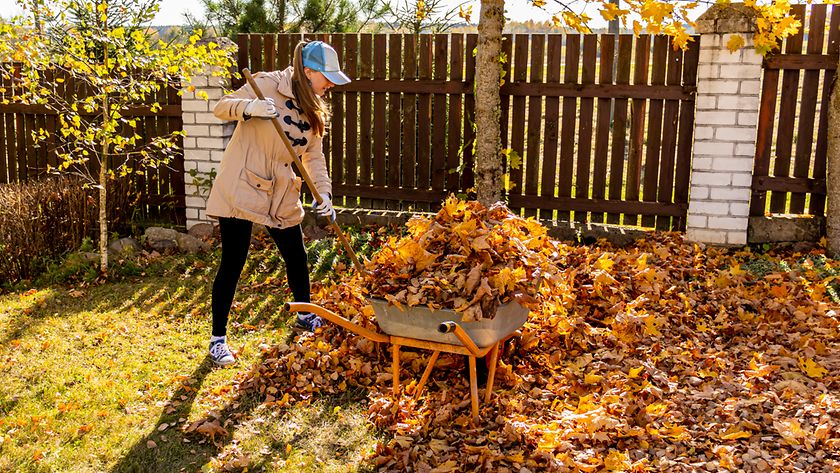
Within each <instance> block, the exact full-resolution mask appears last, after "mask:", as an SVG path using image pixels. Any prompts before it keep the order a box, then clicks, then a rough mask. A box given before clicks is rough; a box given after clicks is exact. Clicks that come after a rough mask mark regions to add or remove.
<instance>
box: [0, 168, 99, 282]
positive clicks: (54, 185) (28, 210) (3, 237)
mask: <svg viewBox="0 0 840 473" xmlns="http://www.w3.org/2000/svg"><path fill="white" fill-rule="evenodd" d="M95 195H96V194H95V189H84V188H83V187H82V183H81V182H80V181H78V180H77V179H73V178H68V177H53V178H48V179H44V180H39V181H33V182H28V183H21V184H0V254H2V255H3V257H2V258H0V281H2V282H4V283H9V282H13V281H18V280H21V279H28V278H31V277H33V276H35V275H37V274H38V272H39V271H41V270H42V269H43V268H44V267H45V265H46V263H47V262H48V261H50V260H51V259H55V258H58V257H60V256H62V255H64V254H65V253H67V252H69V251H72V250H74V249H76V248H77V247H78V246H79V245H80V244H81V242H82V239H83V238H84V237H86V236H91V235H92V234H93V231H94V229H95V228H96V217H97V205H96V199H95ZM0 285H2V283H0Z"/></svg>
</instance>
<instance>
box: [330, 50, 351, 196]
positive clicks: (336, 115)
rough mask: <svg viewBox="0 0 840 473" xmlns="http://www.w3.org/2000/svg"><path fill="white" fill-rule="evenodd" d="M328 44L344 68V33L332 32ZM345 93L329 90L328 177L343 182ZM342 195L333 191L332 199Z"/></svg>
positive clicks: (345, 64) (345, 63)
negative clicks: (330, 157)
mask: <svg viewBox="0 0 840 473" xmlns="http://www.w3.org/2000/svg"><path fill="white" fill-rule="evenodd" d="M329 44H330V46H332V47H333V49H335V51H336V54H337V55H338V63H339V64H341V65H342V66H344V69H346V67H347V62H346V61H345V60H344V58H345V53H344V35H342V34H334V35H332V37H331V38H330V43H329ZM346 95H347V94H345V93H336V92H330V99H331V102H332V118H331V121H332V127H331V129H330V136H329V138H330V150H331V154H332V160H331V161H332V165H331V166H330V178H331V179H332V180H333V182H345V181H344V172H345V164H344V145H345V139H344V133H345V131H346V132H347V133H350V131H349V130H346V128H345V123H344V121H345V119H344V99H345V96H346ZM343 197H344V196H342V195H337V194H335V193H333V199H335V200H336V202H339V203H343V201H344V199H343Z"/></svg>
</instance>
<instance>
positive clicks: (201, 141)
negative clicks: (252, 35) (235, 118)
mask: <svg viewBox="0 0 840 473" xmlns="http://www.w3.org/2000/svg"><path fill="white" fill-rule="evenodd" d="M220 40H221V41H223V42H225V44H227V43H230V40H227V38H215V39H214V41H217V42H218V41H220ZM226 47H230V46H229V44H228V45H227V46H226ZM232 47H234V48H235V46H232ZM188 85H192V86H194V87H195V90H194V91H192V92H190V91H189V90H187V89H184V91H183V96H182V97H181V114H182V118H183V122H184V125H183V127H184V128H183V129H184V132H186V136H185V137H184V188H185V190H186V206H187V209H186V214H187V229H189V228H190V227H192V226H194V225H196V224H198V223H212V221H211V220H210V219H209V218H208V217H207V214H206V213H205V209H206V208H207V197H208V196H209V194H210V185H211V183H212V179H211V178H212V176H213V175H214V173H216V172H218V170H219V165H220V163H221V161H222V154H223V153H224V150H225V146H227V144H228V141H229V140H230V137H231V135H232V134H233V130H234V128H235V127H236V122H224V121H222V120H219V119H218V118H216V117H215V116H214V115H213V107H215V105H216V103H217V102H218V100H219V99H220V98H222V95H223V94H224V90H225V89H226V88H228V89H229V88H230V77H229V76H225V77H218V76H217V77H214V76H212V70H208V71H206V73H205V74H202V75H196V76H194V77H192V80H191V81H190V83H189V84H188ZM202 93H206V94H207V97H208V99H209V100H205V99H204V98H202V97H201V94H202Z"/></svg>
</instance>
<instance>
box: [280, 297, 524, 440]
mask: <svg viewBox="0 0 840 473" xmlns="http://www.w3.org/2000/svg"><path fill="white" fill-rule="evenodd" d="M368 302H370V304H371V306H372V307H373V311H374V314H375V315H376V321H377V324H378V325H379V327H380V328H381V329H382V331H383V332H385V333H378V332H374V331H371V330H368V329H366V328H364V327H362V326H360V325H358V324H355V323H353V322H351V321H349V320H347V319H345V318H344V317H342V316H341V315H339V314H336V313H335V312H332V311H330V310H328V309H325V308H324V307H321V306H319V305H317V304H310V303H305V302H288V303H286V304H285V309H286V310H288V311H290V312H312V313H314V314H316V315H318V316H319V317H322V318H324V319H326V320H329V321H330V322H332V323H334V324H336V325H338V326H340V327H343V328H345V329H347V330H349V331H351V332H353V333H355V334H357V335H361V336H363V337H365V338H367V339H369V340H371V341H374V342H378V343H390V344H391V354H392V356H393V362H392V370H393V383H394V387H393V393H394V395H397V394H399V392H400V348H401V347H404V346H405V347H413V348H421V349H425V350H431V351H432V356H431V357H430V358H429V362H428V364H427V365H426V369H425V370H424V371H423V375H422V376H421V378H420V381H419V382H418V384H417V388H416V390H415V392H414V397H415V399H417V398H419V397H420V394H421V393H422V392H423V388H424V386H425V385H426V382H427V381H428V380H429V376H430V375H431V373H432V369H433V368H434V366H435V362H436V361H437V359H438V356H439V355H440V353H441V352H446V353H454V354H457V355H466V356H467V357H468V360H469V375H470V400H471V404H472V418H473V421H474V422H476V423H478V420H479V419H478V379H477V378H478V377H477V374H476V359H477V358H483V357H485V356H487V355H488V354H489V355H490V359H489V363H488V374H487V385H486V389H485V393H484V402H485V403H487V402H490V397H491V395H492V392H493V382H494V379H495V376H496V366H497V364H498V362H499V354H500V350H501V347H504V345H505V342H506V341H507V340H509V339H510V338H512V337H514V336H515V335H517V334H518V329H519V328H520V327H521V326H522V325H523V324H524V323H525V321H526V320H527V319H528V309H526V308H525V307H523V306H521V305H520V304H519V303H517V302H516V301H511V302H508V303H506V304H503V305H501V306H499V308H498V310H497V312H496V316H495V317H494V318H492V319H483V320H480V321H477V322H464V321H463V320H462V314H461V313H459V312H455V311H454V310H449V309H438V310H431V309H429V308H428V307H426V306H414V307H409V308H399V307H397V306H394V305H391V304H389V303H388V302H387V301H384V300H381V299H372V298H371V299H368Z"/></svg>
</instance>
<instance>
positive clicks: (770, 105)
mask: <svg viewBox="0 0 840 473" xmlns="http://www.w3.org/2000/svg"><path fill="white" fill-rule="evenodd" d="M778 88H779V70H778V69H764V80H763V81H762V85H761V103H760V104H759V108H758V129H757V131H756V138H755V165H754V167H753V176H754V177H765V176H768V175H769V174H770V152H771V149H772V146H773V126H774V125H775V122H776V120H775V117H776V99H777V98H778ZM766 208H767V192H765V191H759V190H757V189H755V188H753V191H752V196H751V197H750V215H751V216H753V217H760V216H763V215H764V211H765V209H766Z"/></svg>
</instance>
